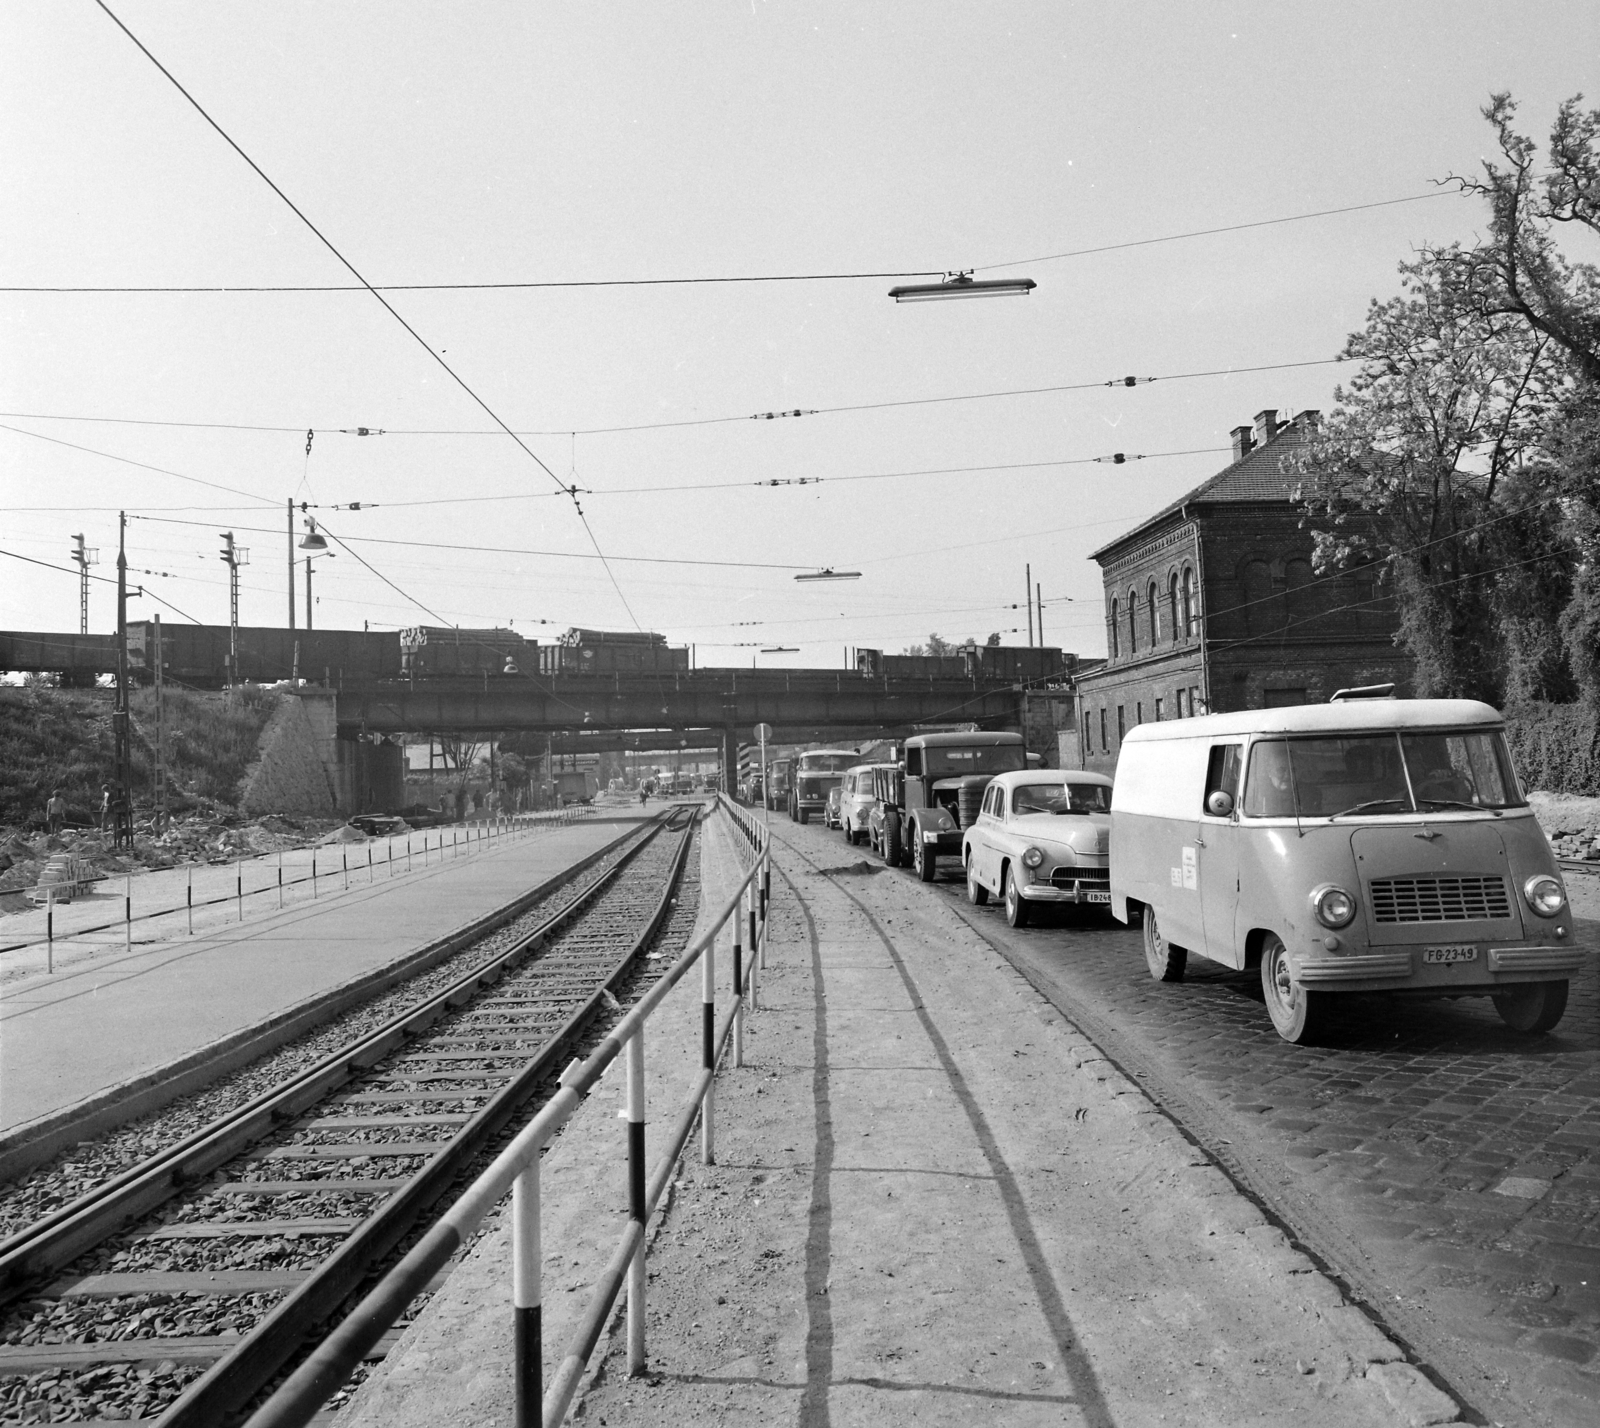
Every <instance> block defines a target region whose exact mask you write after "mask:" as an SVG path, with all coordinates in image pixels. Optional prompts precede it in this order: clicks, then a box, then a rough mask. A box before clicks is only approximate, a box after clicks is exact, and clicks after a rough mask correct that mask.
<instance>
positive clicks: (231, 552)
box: [222, 531, 250, 684]
mask: <svg viewBox="0 0 1600 1428" xmlns="http://www.w3.org/2000/svg"><path fill="white" fill-rule="evenodd" d="M222 562H223V564H224V565H226V566H227V567H228V672H229V673H228V681H229V683H230V684H238V683H239V567H240V566H241V565H248V564H249V563H250V552H249V551H248V550H245V549H244V547H242V546H236V545H235V544H234V543H233V532H232V531H223V533H222Z"/></svg>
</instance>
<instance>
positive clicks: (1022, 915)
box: [1000, 865, 1033, 927]
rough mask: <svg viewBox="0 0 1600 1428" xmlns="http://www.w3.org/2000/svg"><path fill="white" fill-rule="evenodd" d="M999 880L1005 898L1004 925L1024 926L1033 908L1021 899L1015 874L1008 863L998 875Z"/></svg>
mask: <svg viewBox="0 0 1600 1428" xmlns="http://www.w3.org/2000/svg"><path fill="white" fill-rule="evenodd" d="M1000 882H1001V890H1002V892H1003V894H1004V896H1005V900H1006V926H1007V927H1026V926H1027V925H1028V915H1029V914H1030V913H1031V912H1032V911H1033V909H1032V908H1031V907H1029V906H1028V904H1027V903H1026V902H1024V901H1023V900H1022V894H1021V892H1020V891H1018V889H1017V875H1016V874H1015V873H1014V872H1012V871H1011V868H1010V866H1009V865H1008V866H1007V868H1006V870H1005V872H1003V873H1002V874H1001V875H1000Z"/></svg>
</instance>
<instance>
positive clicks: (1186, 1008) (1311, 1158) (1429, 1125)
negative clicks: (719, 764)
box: [900, 874, 1600, 1425]
mask: <svg viewBox="0 0 1600 1428" xmlns="http://www.w3.org/2000/svg"><path fill="white" fill-rule="evenodd" d="M900 876H909V875H905V874H901V875H900ZM930 891H932V892H933V893H934V894H935V896H936V897H938V898H939V899H940V900H941V901H942V902H943V903H944V904H945V907H946V908H947V909H948V911H949V912H953V913H955V914H956V915H958V916H961V917H964V918H966V919H967V920H968V921H969V922H971V923H972V924H973V925H974V926H975V927H976V928H978V929H979V930H980V931H981V932H982V933H983V934H984V936H985V937H986V938H988V939H989V940H990V941H991V942H992V943H993V944H994V945H995V946H996V947H997V948H998V949H999V950H1000V951H1001V952H1002V953H1003V954H1005V955H1007V956H1008V957H1009V958H1010V959H1011V960H1012V961H1013V962H1014V963H1015V964H1017V965H1018V966H1019V968H1020V969H1021V970H1022V971H1023V972H1024V974H1025V975H1027V976H1028V977H1029V979H1030V980H1031V981H1033V982H1034V984H1035V985H1036V986H1037V987H1039V989H1040V990H1041V991H1043V992H1044V993H1045V994H1046V995H1047V996H1049V997H1050V998H1051V1000H1052V1001H1054V1002H1055V1003H1056V1004H1057V1006H1058V1007H1059V1008H1060V1009H1061V1011H1062V1012H1063V1013H1064V1014H1065V1015H1067V1016H1068V1017H1069V1018H1073V1019H1074V1020H1076V1022H1077V1024H1078V1025H1079V1027H1080V1029H1082V1030H1083V1031H1084V1032H1085V1033H1087V1034H1088V1035H1090V1036H1091V1037H1094V1038H1095V1039H1096V1040H1097V1041H1099V1042H1100V1043H1101V1046H1102V1049H1103V1050H1105V1051H1106V1052H1107V1054H1109V1055H1110V1056H1112V1058H1113V1059H1121V1060H1122V1061H1123V1063H1124V1067H1125V1069H1130V1070H1132V1071H1133V1072H1134V1074H1135V1075H1136V1076H1138V1077H1139V1079H1140V1082H1141V1084H1143V1085H1144V1086H1145V1087H1146V1088H1147V1089H1148V1090H1149V1091H1150V1093H1151V1094H1152V1095H1153V1096H1154V1097H1155V1099H1156V1100H1157V1101H1158V1102H1161V1103H1162V1104H1163V1105H1164V1106H1165V1107H1166V1108H1167V1109H1168V1110H1169V1112H1170V1113H1172V1114H1173V1115H1174V1116H1175V1117H1176V1118H1177V1119H1178V1120H1179V1121H1180V1123H1182V1124H1184V1126H1185V1128H1186V1129H1188V1130H1190V1132H1191V1133H1192V1134H1194V1135H1195V1137H1196V1139H1198V1140H1200V1141H1201V1142H1202V1143H1203V1144H1206V1145H1207V1148H1208V1149H1211V1150H1213V1151H1214V1152H1215V1153H1216V1154H1217V1155H1218V1158H1219V1159H1220V1160H1221V1161H1222V1162H1223V1163H1224V1164H1225V1165H1227V1166H1228V1167H1229V1168H1230V1169H1231V1170H1234V1171H1235V1172H1236V1173H1237V1174H1238V1177H1239V1178H1240V1179H1241V1180H1242V1181H1244V1182H1245V1183H1246V1185H1247V1187H1248V1188H1250V1189H1252V1190H1254V1191H1256V1192H1257V1193H1258V1194H1259V1195H1261V1198H1262V1199H1263V1200H1264V1201H1265V1202H1266V1203H1267V1205H1268V1208H1269V1209H1271V1210H1273V1211H1275V1212H1276V1213H1278V1214H1279V1215H1280V1216H1281V1217H1282V1218H1283V1219H1284V1220H1285V1222H1286V1223H1287V1224H1288V1226H1289V1228H1290V1229H1291V1232H1294V1233H1298V1234H1299V1235H1300V1238H1301V1240H1302V1242H1303V1243H1305V1244H1306V1245H1307V1246H1308V1247H1309V1248H1311V1249H1313V1251H1314V1252H1316V1253H1320V1254H1321V1255H1322V1256H1323V1258H1324V1259H1325V1260H1326V1261H1328V1262H1329V1263H1330V1265H1331V1266H1332V1268H1333V1269H1334V1270H1335V1272H1337V1273H1341V1274H1343V1275H1345V1276H1346V1277H1347V1278H1348V1279H1349V1280H1350V1282H1351V1284H1352V1286H1353V1287H1354V1288H1355V1289H1356V1290H1357V1292H1359V1293H1362V1294H1363V1295H1364V1296H1365V1297H1366V1298H1367V1299H1368V1300H1369V1302H1371V1303H1372V1304H1373V1307H1374V1308H1375V1309H1377V1310H1378V1311H1379V1312H1380V1313H1381V1314H1382V1315H1383V1316H1384V1318H1385V1319H1386V1320H1387V1321H1388V1323H1389V1324H1390V1325H1391V1326H1392V1327H1393V1328H1394V1329H1396V1330H1397V1331H1398V1332H1399V1333H1400V1334H1401V1335H1402V1336H1409V1337H1410V1338H1411V1339H1412V1341H1413V1343H1414V1345H1415V1346H1416V1347H1417V1348H1418V1350H1419V1352H1421V1353H1422V1354H1423V1356H1424V1357H1425V1358H1426V1359H1428V1360H1429V1361H1430V1362H1433V1363H1434V1365H1435V1367H1436V1368H1437V1369H1438V1370H1439V1371H1440V1372H1441V1373H1443V1374H1445V1375H1446V1376H1447V1377H1448V1378H1450V1379H1451V1381H1452V1382H1453V1383H1454V1384H1455V1385H1456V1386H1457V1387H1458V1388H1459V1389H1460V1390H1461V1391H1462V1392H1463V1393H1464V1394H1465V1395H1466V1396H1467V1398H1468V1400H1469V1401H1475V1402H1476V1403H1477V1405H1478V1407H1479V1408H1480V1410H1481V1411H1482V1412H1483V1414H1484V1421H1486V1422H1503V1423H1506V1424H1512V1423H1516V1424H1530V1425H1553V1424H1560V1425H1566V1424H1574V1425H1576V1424H1584V1425H1593V1424H1594V1423H1596V1422H1600V1114H1597V1112H1600V967H1597V965H1596V962H1593V961H1592V962H1591V963H1590V964H1589V966H1588V967H1587V968H1586V970H1585V972H1584V974H1583V976H1582V978H1581V979H1580V980H1579V981H1577V982H1575V983H1574V984H1573V989H1572V997H1571V1000H1570V1002H1569V1004H1568V1010H1567V1014H1566V1017H1565V1019H1564V1020H1563V1021H1562V1023H1561V1024H1560V1025H1559V1026H1558V1027H1557V1028H1556V1030H1555V1031H1554V1032H1553V1033H1551V1034H1550V1035H1548V1036H1545V1037H1539V1038H1526V1037H1522V1036H1519V1035H1517V1034H1516V1033H1513V1032H1511V1031H1510V1030H1508V1029H1507V1028H1506V1027H1505V1026H1504V1024H1503V1023H1502V1022H1501V1021H1500V1019H1499V1017H1498V1015H1497V1014H1496V1013H1495V1011H1494V1008H1493V1006H1492V1005H1491V1003H1490V1002H1489V1001H1488V1000H1487V999H1484V998H1472V999H1466V1000H1462V1001H1456V1002H1446V1001H1429V1002H1417V1001H1410V1002H1408V1001H1402V1000H1398V999H1389V1000H1383V999H1379V998H1364V999H1361V1000H1360V1001H1355V1000H1352V1002H1351V1003H1350V1004H1349V1007H1348V1010H1347V1011H1345V1012H1344V1013H1343V1014H1342V1015H1341V1017H1340V1019H1339V1021H1338V1022H1337V1024H1336V1028H1335V1032H1334V1035H1333V1036H1332V1037H1331V1038H1330V1042H1329V1044H1327V1045H1325V1046H1321V1047H1299V1046H1291V1045H1289V1044H1288V1043H1286V1042H1284V1041H1282V1040H1280V1039H1279V1038H1278V1036H1277V1035H1276V1033H1274V1031H1273V1030H1272V1026H1271V1023H1270V1022H1269V1020H1268V1018H1267V1014H1266V1010H1265V1008H1264V1007H1263V1006H1262V1003H1261V992H1260V984H1259V981H1258V979H1257V977H1256V975H1255V974H1254V973H1251V974H1243V973H1238V972H1234V971H1231V970H1228V969H1224V968H1221V967H1218V966H1216V965H1215V964H1213V963H1209V962H1206V961H1204V960H1203V959H1198V958H1196V959H1193V960H1192V961H1191V963H1190V970H1189V975H1188V977H1187V979H1186V981H1185V982H1183V983H1182V984H1179V985H1164V984H1159V983H1156V982H1153V981H1151V980H1150V978H1149V976H1148V974H1147V972H1146V970H1145V965H1144V959H1143V955H1142V952H1141V949H1140V944H1139V939H1138V934H1137V933H1134V932H1130V931H1128V930H1126V929H1124V928H1122V927H1121V925H1120V924H1118V923H1116V922H1115V921H1113V920H1112V919H1110V918H1109V917H1107V916H1103V915H1101V914H1098V913H1096V914H1091V915H1088V916H1080V915H1079V914H1077V913H1074V912H1071V911H1068V912H1067V913H1065V914H1064V915H1061V916H1057V917H1053V918H1052V921H1051V925H1049V926H1046V927H1039V928H1032V929H1025V930H1022V931H1012V930H1011V929H1009V928H1007V927H1006V925H1005V922H1004V919H1003V917H1002V916H1001V915H1000V914H999V912H998V911H996V910H994V909H992V908H982V909H980V908H974V907H970V906H968V905H967V903H966V902H965V899H964V897H963V895H962V889H961V887H960V886H959V885H957V884H955V883H954V882H953V880H949V879H947V878H946V879H941V881H940V882H939V883H938V884H937V885H936V886H935V888H933V889H931V890H930ZM929 910H930V913H932V912H933V911H934V909H933V908H932V907H930V909H929ZM1577 925H1578V931H1579V936H1580V938H1581V940H1583V941H1584V942H1585V944H1586V945H1588V946H1589V947H1591V948H1593V947H1596V946H1597V944H1600V923H1596V922H1593V921H1585V920H1582V919H1580V920H1579V921H1578V924H1577ZM1107 1043H1110V1044H1107Z"/></svg>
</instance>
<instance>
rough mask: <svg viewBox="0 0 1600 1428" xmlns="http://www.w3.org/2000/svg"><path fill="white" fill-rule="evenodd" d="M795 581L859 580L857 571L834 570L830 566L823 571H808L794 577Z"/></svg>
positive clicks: (859, 576) (859, 573) (859, 574)
mask: <svg viewBox="0 0 1600 1428" xmlns="http://www.w3.org/2000/svg"><path fill="white" fill-rule="evenodd" d="M795 579H796V580H859V579H861V572H860V571H859V570H835V569H834V568H833V567H832V566H831V565H830V566H828V567H827V568H826V569H823V570H810V571H807V572H806V573H805V574H803V575H797V576H795Z"/></svg>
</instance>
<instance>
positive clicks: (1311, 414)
mask: <svg viewBox="0 0 1600 1428" xmlns="http://www.w3.org/2000/svg"><path fill="white" fill-rule="evenodd" d="M1294 423H1295V425H1296V426H1298V427H1301V428H1302V429H1303V430H1305V431H1307V432H1312V431H1315V430H1316V429H1317V428H1318V427H1319V426H1320V425H1321V424H1322V413H1321V412H1319V411H1318V410H1317V409H1316V408H1315V407H1307V408H1306V409H1305V410H1304V411H1303V412H1301V413H1300V414H1299V415H1298V416H1296V417H1295V419H1294Z"/></svg>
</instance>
